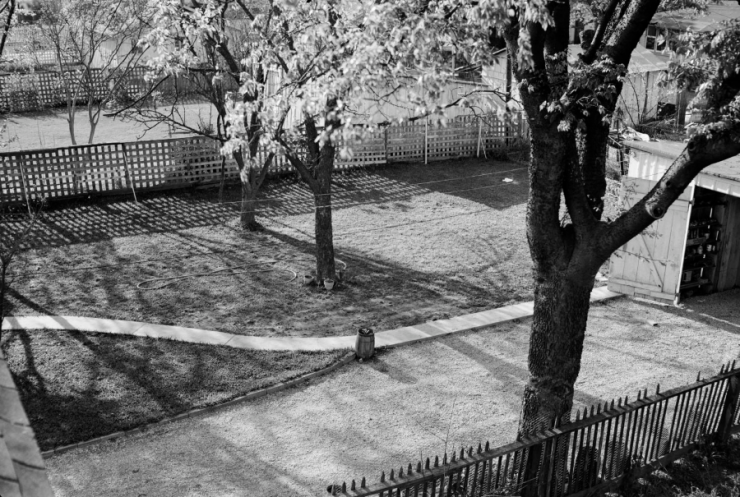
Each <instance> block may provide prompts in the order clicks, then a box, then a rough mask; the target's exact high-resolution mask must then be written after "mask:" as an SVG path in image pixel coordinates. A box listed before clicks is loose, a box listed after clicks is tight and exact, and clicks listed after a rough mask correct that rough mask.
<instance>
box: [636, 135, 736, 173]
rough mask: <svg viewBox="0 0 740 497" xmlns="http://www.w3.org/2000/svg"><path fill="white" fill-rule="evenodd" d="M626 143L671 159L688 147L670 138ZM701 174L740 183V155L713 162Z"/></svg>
mask: <svg viewBox="0 0 740 497" xmlns="http://www.w3.org/2000/svg"><path fill="white" fill-rule="evenodd" d="M624 144H625V145H626V146H627V147H629V148H633V149H635V150H639V151H641V152H647V153H650V154H653V155H657V156H659V157H665V158H667V159H671V160H673V159H675V158H676V157H678V156H679V155H681V152H683V149H684V148H686V144H685V143H682V142H676V141H668V140H666V141H659V142H641V141H625V142H624ZM701 174H708V175H710V176H717V177H719V178H725V179H729V180H733V181H737V182H738V183H740V155H736V156H735V157H730V158H729V159H727V160H723V161H722V162H718V163H716V164H712V165H711V166H709V167H707V168H705V169H703V170H702V172H701Z"/></svg>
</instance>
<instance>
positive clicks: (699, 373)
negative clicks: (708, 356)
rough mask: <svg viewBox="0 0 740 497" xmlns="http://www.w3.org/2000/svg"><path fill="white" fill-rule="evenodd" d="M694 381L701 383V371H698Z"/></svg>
mask: <svg viewBox="0 0 740 497" xmlns="http://www.w3.org/2000/svg"><path fill="white" fill-rule="evenodd" d="M696 381H697V382H699V381H701V371H699V372H698V373H696Z"/></svg>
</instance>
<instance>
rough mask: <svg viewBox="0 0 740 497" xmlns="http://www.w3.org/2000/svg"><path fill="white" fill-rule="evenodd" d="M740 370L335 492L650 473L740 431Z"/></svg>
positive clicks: (450, 488)
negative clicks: (701, 445)
mask: <svg viewBox="0 0 740 497" xmlns="http://www.w3.org/2000/svg"><path fill="white" fill-rule="evenodd" d="M739 394H740V369H736V368H735V363H734V362H733V363H732V364H728V365H724V366H722V368H721V370H720V373H719V374H718V375H717V376H714V377H713V378H710V379H705V380H701V379H699V378H697V381H696V382H695V383H693V384H691V385H687V386H684V387H680V388H675V389H673V390H669V391H666V392H662V393H661V392H660V386H658V387H657V388H656V391H655V393H654V394H653V395H648V392H647V390H645V391H644V392H640V393H638V395H637V398H636V399H635V400H633V401H631V402H630V401H629V400H628V399H627V398H626V397H625V398H624V399H618V400H617V401H614V400H612V401H611V402H607V403H605V404H604V405H598V406H592V407H591V409H590V410H589V409H584V411H583V412H582V413H581V412H577V413H576V419H575V421H574V422H572V423H569V424H567V425H564V426H557V425H554V426H553V427H552V428H551V429H550V430H547V431H545V432H543V433H541V434H538V435H536V436H533V437H531V438H527V439H523V440H518V441H516V442H514V443H511V444H509V445H506V446H503V447H498V448H493V449H491V448H490V447H489V444H488V443H486V446H485V447H482V446H481V445H478V447H477V448H473V447H469V448H468V449H467V450H465V449H462V450H460V452H459V454H458V453H453V454H451V455H450V456H449V457H448V455H447V454H444V455H443V456H442V459H441V460H440V459H439V457H435V458H434V461H431V460H430V459H427V460H426V461H418V462H416V464H409V465H408V466H407V467H405V468H404V467H402V468H400V469H399V470H398V471H397V472H396V471H394V470H391V471H390V472H389V473H388V474H386V473H382V474H381V476H380V480H379V481H378V482H376V483H372V484H368V483H367V482H366V480H365V478H364V477H363V478H361V479H359V480H352V481H351V482H350V483H349V484H348V483H343V484H342V485H341V486H336V487H334V488H333V493H334V494H336V495H350V496H358V497H359V496H363V497H364V496H370V495H379V496H383V497H395V496H397V497H401V496H404V497H444V496H448V497H449V496H465V497H476V496H480V497H485V496H491V495H495V496H500V495H521V496H524V497H533V496H537V497H561V496H579V497H581V496H582V497H585V496H586V495H594V494H596V493H597V492H599V491H606V490H607V489H609V488H615V487H617V486H618V485H619V484H620V482H621V481H622V480H623V479H624V478H633V477H635V476H637V475H639V474H645V473H648V472H650V471H652V470H654V469H656V468H657V467H658V466H659V465H663V464H667V463H668V462H670V461H673V460H675V459H677V458H679V457H680V456H681V455H683V454H685V453H686V452H688V451H690V450H692V449H694V448H696V447H697V446H698V444H700V443H702V442H703V441H705V440H709V439H721V440H726V439H727V438H728V437H729V436H730V434H731V433H734V432H737V431H740V408H739V407H740V406H738V396H739Z"/></svg>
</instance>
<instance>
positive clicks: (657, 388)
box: [655, 383, 660, 395]
mask: <svg viewBox="0 0 740 497" xmlns="http://www.w3.org/2000/svg"><path fill="white" fill-rule="evenodd" d="M655 395H660V383H658V385H657V386H656V387H655Z"/></svg>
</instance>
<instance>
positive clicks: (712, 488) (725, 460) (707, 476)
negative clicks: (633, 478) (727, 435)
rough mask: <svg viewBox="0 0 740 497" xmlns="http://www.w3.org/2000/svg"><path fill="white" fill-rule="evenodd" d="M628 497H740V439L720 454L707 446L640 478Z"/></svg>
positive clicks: (729, 444)
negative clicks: (632, 496)
mask: <svg viewBox="0 0 740 497" xmlns="http://www.w3.org/2000/svg"><path fill="white" fill-rule="evenodd" d="M630 490H631V492H622V494H621V495H623V496H624V497H627V496H628V495H630V493H631V494H632V495H637V496H640V497H668V496H671V497H737V496H738V495H740V437H738V436H735V437H733V438H732V439H731V440H730V442H729V443H728V444H727V446H726V447H723V448H722V449H721V450H718V449H717V448H716V447H714V446H707V447H706V448H704V449H702V450H697V451H694V452H693V453H691V454H689V455H688V456H686V457H683V458H681V459H679V460H677V461H675V462H673V463H671V464H669V465H668V466H667V467H665V468H663V469H661V470H659V471H655V472H654V473H653V474H651V475H649V476H648V477H646V478H641V479H640V480H639V481H638V482H637V484H635V485H634V486H633V488H631V489H630Z"/></svg>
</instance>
